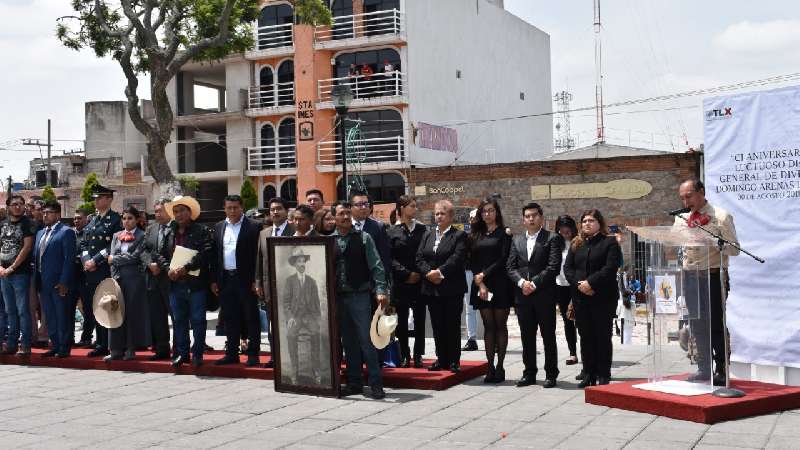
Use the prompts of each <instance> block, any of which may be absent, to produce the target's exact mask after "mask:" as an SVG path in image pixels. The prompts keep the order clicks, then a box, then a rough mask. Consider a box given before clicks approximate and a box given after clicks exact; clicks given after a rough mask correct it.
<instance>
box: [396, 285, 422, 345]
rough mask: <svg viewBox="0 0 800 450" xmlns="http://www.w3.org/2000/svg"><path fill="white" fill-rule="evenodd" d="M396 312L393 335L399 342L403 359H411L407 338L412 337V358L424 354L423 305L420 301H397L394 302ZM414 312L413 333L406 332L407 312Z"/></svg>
mask: <svg viewBox="0 0 800 450" xmlns="http://www.w3.org/2000/svg"><path fill="white" fill-rule="evenodd" d="M395 309H396V310H397V329H396V330H395V334H396V335H397V340H398V341H399V342H400V351H401V352H402V353H403V357H404V358H410V357H411V348H410V347H409V346H408V338H409V337H410V336H414V356H422V355H424V354H425V317H426V315H427V311H426V310H425V303H423V302H422V300H421V299H412V300H409V299H397V300H395ZM409 311H413V312H414V331H413V332H409V331H408V312H409Z"/></svg>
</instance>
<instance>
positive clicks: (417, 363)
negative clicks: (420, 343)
mask: <svg viewBox="0 0 800 450" xmlns="http://www.w3.org/2000/svg"><path fill="white" fill-rule="evenodd" d="M414 368H415V369H421V368H422V356H415V357H414Z"/></svg>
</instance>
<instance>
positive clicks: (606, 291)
mask: <svg viewBox="0 0 800 450" xmlns="http://www.w3.org/2000/svg"><path fill="white" fill-rule="evenodd" d="M580 224H581V228H580V232H579V233H578V236H576V237H575V239H573V240H572V244H571V245H570V249H569V252H567V260H566V262H565V263H564V274H565V275H566V277H567V280H568V281H569V284H570V286H572V289H573V299H574V306H575V321H576V324H577V326H578V331H579V332H580V336H581V355H582V356H583V370H584V372H585V375H584V378H583V380H581V382H580V384H578V387H580V388H584V387H586V386H594V385H595V384H601V385H602V384H608V383H609V382H610V380H611V354H612V344H611V324H612V321H613V319H614V313H615V312H616V308H617V298H618V297H619V291H618V288H617V268H618V267H619V265H620V261H621V260H622V249H621V248H620V246H619V243H618V242H617V239H616V238H615V237H614V236H609V233H608V226H607V225H606V221H605V219H604V218H603V215H602V214H601V213H600V211H598V210H597V209H590V210H588V211H584V213H583V214H581V220H580Z"/></svg>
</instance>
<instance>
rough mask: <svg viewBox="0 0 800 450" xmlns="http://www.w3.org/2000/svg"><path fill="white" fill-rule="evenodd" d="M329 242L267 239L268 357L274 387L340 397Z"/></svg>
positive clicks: (333, 270) (333, 272) (332, 258)
mask: <svg viewBox="0 0 800 450" xmlns="http://www.w3.org/2000/svg"><path fill="white" fill-rule="evenodd" d="M334 245H336V244H335V241H334V239H332V238H329V237H316V236H315V237H271V238H268V239H267V248H268V250H267V251H268V253H269V273H270V286H269V289H270V299H271V301H270V322H271V326H272V339H273V343H272V357H273V359H274V361H275V390H276V391H278V392H294V393H300V394H311V395H320V396H328V397H338V396H339V393H340V388H341V387H340V383H341V382H340V378H341V377H340V367H341V360H340V351H339V347H340V343H339V326H338V322H337V321H336V299H335V296H336V266H335V263H334V261H335V247H334ZM300 261H303V264H301V263H300ZM301 266H302V268H301ZM314 297H316V298H314ZM303 350H305V351H303ZM315 354H316V356H315Z"/></svg>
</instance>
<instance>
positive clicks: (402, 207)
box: [388, 195, 426, 368]
mask: <svg viewBox="0 0 800 450" xmlns="http://www.w3.org/2000/svg"><path fill="white" fill-rule="evenodd" d="M395 218H396V223H394V224H393V225H392V226H391V227H390V228H389V231H388V234H389V245H390V247H391V249H392V267H391V269H392V287H393V288H392V303H393V305H394V306H395V309H396V310H397V321H398V322H397V330H396V334H397V339H398V341H400V351H401V353H402V359H401V363H400V367H409V366H410V365H411V348H410V347H409V346H408V337H409V335H410V334H411V333H410V332H409V327H408V321H409V311H411V313H412V314H413V319H412V321H413V325H414V331H413V335H414V356H413V358H414V359H413V361H414V367H416V368H421V367H422V355H424V354H425V316H426V314H425V302H423V301H422V295H421V294H420V287H421V286H422V273H421V272H420V269H419V268H418V267H417V262H416V258H417V250H418V249H419V244H420V242H422V237H423V236H424V235H425V225H423V224H422V223H420V222H417V220H416V218H417V200H416V199H415V198H414V197H413V196H410V195H401V196H400V198H398V199H397V204H396V209H395Z"/></svg>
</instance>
